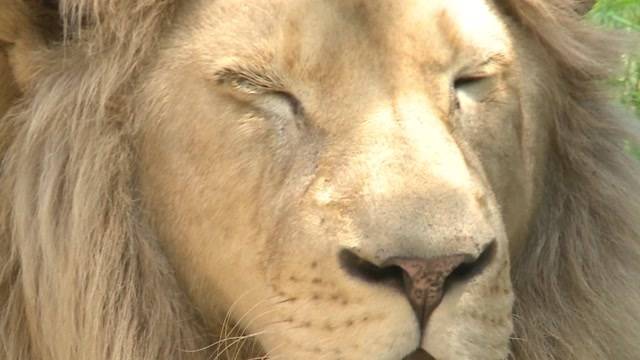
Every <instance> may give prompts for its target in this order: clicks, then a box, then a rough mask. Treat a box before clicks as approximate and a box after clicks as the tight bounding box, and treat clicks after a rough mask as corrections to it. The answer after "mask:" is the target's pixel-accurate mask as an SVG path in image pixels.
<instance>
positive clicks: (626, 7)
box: [589, 0, 640, 159]
mask: <svg viewBox="0 0 640 360" xmlns="http://www.w3.org/2000/svg"><path fill="white" fill-rule="evenodd" d="M589 17H590V18H591V19H592V20H593V21H595V22H597V23H599V24H602V25H605V26H610V27H614V28H618V29H625V30H628V31H638V32H639V37H638V38H640V0H599V1H598V2H597V3H596V5H595V7H594V8H593V10H592V11H591V13H590V14H589ZM624 62H625V65H626V68H625V71H624V73H623V74H622V76H620V77H619V78H618V79H615V82H616V83H617V85H618V86H619V87H620V89H621V90H622V103H623V104H625V105H627V106H629V107H631V108H632V109H633V110H635V112H636V114H638V116H640V56H638V54H627V55H625V58H624ZM631 152H632V153H633V154H635V155H636V156H637V157H638V159H640V148H638V147H632V148H631Z"/></svg>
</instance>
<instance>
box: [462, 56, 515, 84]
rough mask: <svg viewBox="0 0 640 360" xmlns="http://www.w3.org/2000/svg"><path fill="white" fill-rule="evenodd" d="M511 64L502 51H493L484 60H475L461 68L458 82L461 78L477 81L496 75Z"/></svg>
mask: <svg viewBox="0 0 640 360" xmlns="http://www.w3.org/2000/svg"><path fill="white" fill-rule="evenodd" d="M510 66H511V60H510V59H509V58H508V57H507V56H506V55H505V54H502V53H493V54H490V55H489V56H486V57H484V58H483V59H482V60H479V61H474V62H472V63H471V64H470V65H468V66H465V67H464V68H462V69H461V71H460V72H459V74H458V75H457V77H456V82H457V81H458V80H459V79H461V80H469V81H467V82H470V81H474V80H475V81H477V80H482V79H485V78H489V77H493V76H496V75H498V74H500V73H502V72H504V71H505V70H506V69H507V68H509V67H510Z"/></svg>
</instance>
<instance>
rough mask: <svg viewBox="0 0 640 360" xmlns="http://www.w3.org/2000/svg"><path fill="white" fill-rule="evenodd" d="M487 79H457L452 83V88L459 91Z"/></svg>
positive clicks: (474, 77)
mask: <svg viewBox="0 0 640 360" xmlns="http://www.w3.org/2000/svg"><path fill="white" fill-rule="evenodd" d="M486 78H487V77H486V76H481V75H478V76H463V77H460V78H457V79H456V80H455V81H454V83H453V87H454V89H456V90H460V89H462V88H464V87H467V86H472V85H474V84H477V83H479V82H481V81H482V80H485V79H486Z"/></svg>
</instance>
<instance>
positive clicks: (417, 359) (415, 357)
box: [402, 349, 436, 360]
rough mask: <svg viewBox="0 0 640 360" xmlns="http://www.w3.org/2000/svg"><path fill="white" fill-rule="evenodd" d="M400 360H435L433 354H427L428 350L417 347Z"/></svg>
mask: <svg viewBox="0 0 640 360" xmlns="http://www.w3.org/2000/svg"><path fill="white" fill-rule="evenodd" d="M402 360H436V358H434V357H433V356H431V355H429V353H428V352H426V351H424V350H423V349H418V350H416V351H414V352H412V353H411V354H409V355H407V356H405V358H404V359H402Z"/></svg>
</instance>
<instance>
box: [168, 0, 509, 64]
mask: <svg viewBox="0 0 640 360" xmlns="http://www.w3.org/2000/svg"><path fill="white" fill-rule="evenodd" d="M180 22H182V23H183V25H184V28H186V29H188V31H189V39H188V40H189V42H190V46H191V47H192V50H194V52H193V53H192V54H191V55H193V56H195V57H196V58H197V57H199V56H204V57H208V58H215V57H219V56H226V57H229V56H239V57H245V56H251V57H262V60H266V61H270V62H273V61H276V60H283V61H285V62H287V64H286V65H289V66H292V65H293V64H294V63H296V62H302V63H303V64H302V65H304V61H305V60H310V59H312V58H314V57H317V56H318V54H322V55H323V57H324V58H325V59H326V58H327V56H334V59H335V60H336V61H339V59H340V58H341V57H342V55H343V54H345V53H347V52H348V53H350V54H359V57H360V58H362V57H364V58H365V59H370V58H379V59H380V60H382V59H381V58H384V57H388V56H398V55H402V54H407V55H408V54H410V56H407V57H405V59H410V58H421V59H429V61H431V62H432V63H433V64H434V65H435V64H447V63H450V62H451V61H454V60H455V57H456V55H460V54H468V55H471V54H470V53H474V54H478V55H479V56H482V55H484V53H500V52H502V53H504V52H507V51H508V36H507V29H506V26H505V23H504V21H503V20H502V17H501V16H500V15H499V12H498V11H497V9H496V8H495V6H494V4H493V2H491V1H488V0H401V1H400V0H270V1H266V0H261V1H247V0H217V1H200V2H198V3H197V5H195V6H191V7H189V8H188V9H187V11H185V12H183V14H182V16H181V21H179V23H180ZM194 40H195V41H194ZM284 57H287V59H280V58H284ZM351 60H353V59H351ZM299 65H300V64H299Z"/></svg>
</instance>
